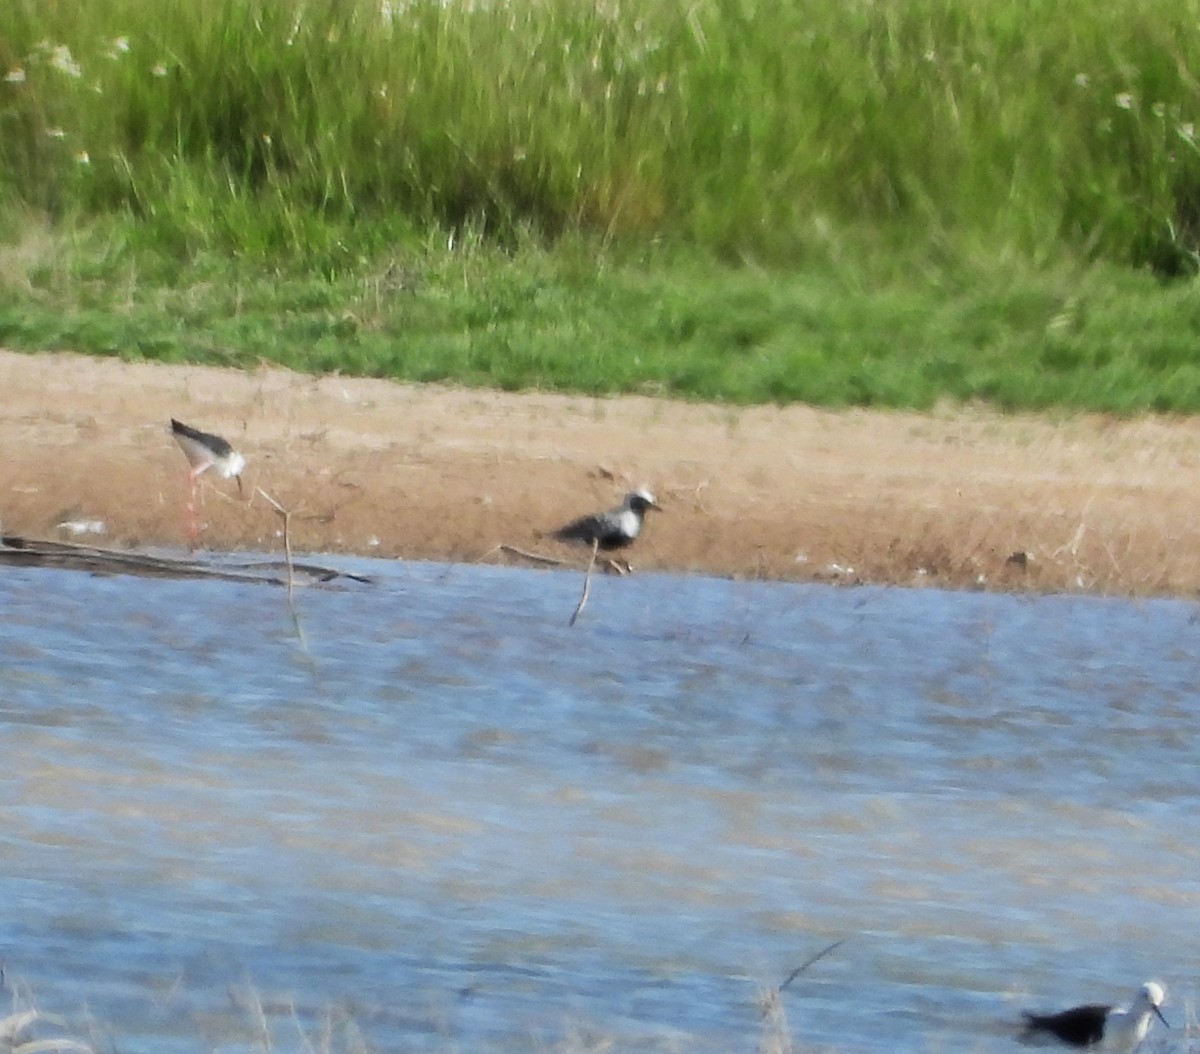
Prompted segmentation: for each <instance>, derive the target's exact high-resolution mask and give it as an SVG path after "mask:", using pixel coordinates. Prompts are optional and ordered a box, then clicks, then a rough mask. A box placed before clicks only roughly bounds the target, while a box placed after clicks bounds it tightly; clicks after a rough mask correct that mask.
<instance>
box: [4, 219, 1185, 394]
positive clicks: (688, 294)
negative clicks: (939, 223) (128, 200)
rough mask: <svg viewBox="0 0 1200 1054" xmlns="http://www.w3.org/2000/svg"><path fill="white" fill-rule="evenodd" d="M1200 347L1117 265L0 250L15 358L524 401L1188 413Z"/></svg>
mask: <svg viewBox="0 0 1200 1054" xmlns="http://www.w3.org/2000/svg"><path fill="white" fill-rule="evenodd" d="M895 261H896V257H895V256H894V255H892V256H889V257H888V262H889V264H894V263H895ZM1198 338H1200V301H1198V300H1197V298H1196V295H1195V289H1194V286H1193V284H1192V283H1183V282H1180V283H1175V284H1172V285H1166V286H1164V285H1163V284H1162V283H1161V282H1160V281H1158V280H1156V279H1155V278H1154V277H1152V276H1150V275H1148V274H1145V273H1137V272H1131V271H1129V270H1128V269H1125V268H1120V267H1116V266H1113V265H1098V264H1094V265H1090V266H1089V267H1087V268H1084V269H1080V268H1074V267H1066V266H1063V267H1059V268H1047V267H1040V268H1036V269H1035V268H1032V267H1029V266H1026V265H1022V264H1020V263H1019V262H1018V261H1013V260H1001V261H997V260H994V259H992V258H990V257H977V258H975V259H974V260H973V261H971V262H963V261H959V262H957V263H956V264H955V266H954V267H953V268H952V269H950V270H947V271H945V272H935V271H931V270H930V268H929V266H928V265H926V266H925V267H923V268H920V267H917V266H915V265H914V266H912V267H909V268H901V269H899V271H897V272H892V271H890V270H889V271H887V272H886V273H877V272H875V271H873V270H872V269H871V266H870V265H869V264H864V263H862V262H861V261H859V262H858V263H856V264H855V266H853V267H850V268H847V269H845V270H838V269H837V268H836V267H834V266H833V265H829V266H826V267H822V268H817V269H813V270H811V271H795V270H775V269H771V270H763V269H758V268H752V267H746V266H732V265H724V264H720V263H715V262H713V261H711V260H709V259H706V258H703V257H698V256H697V255H695V254H694V253H691V252H682V253H681V252H677V251H670V250H659V251H656V252H643V253H641V254H638V255H636V256H634V255H632V254H619V253H617V252H615V251H614V250H612V249H611V248H610V249H602V248H598V247H596V246H595V245H594V244H592V243H590V242H578V241H576V242H571V243H569V244H568V243H567V242H563V241H560V242H558V243H556V244H555V246H554V247H553V248H551V249H540V248H538V247H537V246H536V245H533V244H530V245H524V246H522V247H521V248H520V249H519V251H516V252H509V251H505V250H501V249H498V248H496V247H495V246H493V245H490V244H489V243H487V242H485V241H477V242H475V243H473V244H463V243H458V244H456V245H455V246H454V247H453V248H449V247H447V245H446V244H445V242H444V241H442V242H438V243H430V244H425V245H424V246H422V247H420V248H419V249H413V250H406V251H404V252H400V253H397V254H396V255H395V256H391V257H386V258H379V259H375V260H372V261H371V262H370V263H369V264H361V265H358V266H356V267H355V268H354V269H352V270H349V271H347V272H346V273H344V274H340V275H338V276H335V277H327V276H325V275H320V274H316V275H314V274H313V273H312V272H311V271H310V270H309V269H308V268H306V267H303V266H299V265H297V266H295V267H292V268H285V267H281V266H277V267H273V268H270V269H265V268H264V267H263V266H262V264H261V262H260V261H257V260H241V261H239V260H234V259H231V258H230V257H229V256H227V255H225V254H201V255H199V256H197V257H195V258H194V259H192V260H191V261H189V263H188V264H187V265H186V266H175V265H173V264H171V263H170V261H168V260H164V259H163V258H162V257H156V256H152V255H151V254H148V253H147V252H145V251H144V250H137V251H132V250H128V249H125V248H123V247H122V246H121V245H120V244H114V243H113V241H112V240H106V239H104V238H101V237H100V236H99V234H97V233H96V232H94V231H93V232H91V233H90V234H88V235H87V236H86V237H81V238H80V239H79V240H78V241H77V242H75V243H65V242H64V241H63V240H62V239H61V238H59V237H56V236H53V235H50V234H45V235H43V236H42V237H41V238H32V237H31V238H30V239H29V240H28V241H27V242H26V243H23V244H22V245H20V246H17V247H15V248H11V249H9V250H8V251H7V254H6V252H5V251H4V250H0V345H5V346H9V347H17V348H28V349H36V348H72V349H76V350H80V351H85V352H92V353H96V354H103V355H119V356H122V357H125V358H129V359H144V360H157V361H165V362H182V361H191V362H209V363H215V364H222V365H236V366H246V367H252V366H255V365H258V364H259V362H260V361H264V360H265V361H270V362H276V363H280V364H283V365H286V366H289V367H291V368H293V369H297V370H301V371H306V372H314V373H320V372H326V371H332V370H341V371H343V372H346V373H351V374H361V375H366V376H378V377H393V378H398V379H403V380H411V381H447V382H455V383H464V384H469V385H479V386H488V387H496V388H504V389H524V388H540V389H548V390H559V391H575V392H588V393H594V394H607V393H619V392H643V393H648V394H656V395H669V396H676V397H682V398H691V399H705V400H715V401H727V402H733V403H759V402H792V401H803V402H809V403H814V404H820V405H827V406H847V405H859V406H863V405H868V406H891V407H909V408H917V409H928V408H930V407H932V406H934V405H935V404H936V403H937V402H938V401H939V400H945V399H951V400H956V401H970V400H986V401H988V402H991V403H993V404H995V405H998V406H1000V407H1003V408H1007V409H1038V410H1042V409H1049V408H1055V407H1061V408H1065V409H1076V410H1082V409H1093V410H1104V411H1109V412H1114V413H1119V414H1130V413H1136V412H1141V411H1146V410H1158V411H1170V412H1191V411H1194V410H1195V409H1197V407H1200V360H1198V359H1197V355H1196V348H1197V346H1198V343H1197V341H1198Z"/></svg>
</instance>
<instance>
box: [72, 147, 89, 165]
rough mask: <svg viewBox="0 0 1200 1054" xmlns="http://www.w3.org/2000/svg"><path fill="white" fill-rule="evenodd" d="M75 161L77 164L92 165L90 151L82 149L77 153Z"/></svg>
mask: <svg viewBox="0 0 1200 1054" xmlns="http://www.w3.org/2000/svg"><path fill="white" fill-rule="evenodd" d="M75 163H76V164H77V165H90V164H91V163H92V159H91V158H90V157H88V152H87V151H86V150H80V151H79V153H77V154H76V155H75Z"/></svg>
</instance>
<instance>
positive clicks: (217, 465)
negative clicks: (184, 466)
mask: <svg viewBox="0 0 1200 1054" xmlns="http://www.w3.org/2000/svg"><path fill="white" fill-rule="evenodd" d="M171 434H172V435H173V436H174V437H175V441H176V442H177V443H178V444H179V446H180V449H182V450H183V453H184V456H185V457H186V458H187V459H188V466H189V468H188V483H189V485H190V487H191V490H190V494H189V497H188V507H187V511H188V525H189V529H188V534H189V537H190V539H191V540H192V541H193V542H194V541H195V540H196V536H197V534H198V533H199V527H198V525H197V523H196V480H197V479H199V477H200V476H202V475H203V474H204V473H205V472H207V471H208V470H209V469H210V468H211V469H213V470H214V471H215V472H216V473H217V474H218V475H219V476H221V477H222V479H230V478H233V479H236V480H237V485H238V491H239V492H240V491H241V489H242V470H243V469H244V468H245V467H246V459H245V458H244V457H242V455H241V454H239V453H238V452H237V451H236V450H234V449H233V447H231V446H230V445H229V442H228V441H227V440H225V439H222V438H221V437H220V436H218V435H213V434H212V433H211V432H201V431H200V429H198V428H192V427H191V426H190V425H185V424H184V423H183V422H182V421H176V420H175V418H173V417H172V418H171Z"/></svg>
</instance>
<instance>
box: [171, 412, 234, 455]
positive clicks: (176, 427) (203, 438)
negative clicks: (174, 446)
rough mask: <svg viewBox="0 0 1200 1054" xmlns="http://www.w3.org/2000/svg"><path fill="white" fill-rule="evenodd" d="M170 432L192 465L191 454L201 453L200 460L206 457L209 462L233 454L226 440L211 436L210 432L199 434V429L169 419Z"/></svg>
mask: <svg viewBox="0 0 1200 1054" xmlns="http://www.w3.org/2000/svg"><path fill="white" fill-rule="evenodd" d="M171 432H172V434H173V435H174V436H175V438H176V439H177V440H178V441H179V445H180V446H181V447H183V452H184V453H185V454H187V457H188V460H189V461H192V463H193V464H195V461H193V459H192V454H193V453H197V454H201V452H203V454H201V457H202V459H203V458H204V457H205V456H207V460H209V461H211V460H213V459H214V458H223V457H229V455H230V454H232V453H233V447H231V446H230V445H229V442H228V441H227V440H225V439H222V438H221V437H220V436H217V435H213V434H212V433H211V432H201V431H200V429H199V428H192V427H191V426H190V425H185V424H184V423H183V422H182V421H176V420H175V418H173V417H172V418H171Z"/></svg>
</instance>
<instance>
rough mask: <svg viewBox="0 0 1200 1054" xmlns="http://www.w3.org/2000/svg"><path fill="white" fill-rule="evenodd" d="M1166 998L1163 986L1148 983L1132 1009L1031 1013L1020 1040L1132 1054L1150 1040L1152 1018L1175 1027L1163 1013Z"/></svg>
mask: <svg viewBox="0 0 1200 1054" xmlns="http://www.w3.org/2000/svg"><path fill="white" fill-rule="evenodd" d="M1165 995H1166V993H1165V992H1164V991H1163V988H1162V985H1160V984H1157V983H1155V982H1154V981H1147V982H1146V983H1145V984H1144V985H1142V987H1141V988H1140V989H1139V990H1138V994H1137V998H1136V999H1134V1001H1133V1003H1132V1004H1130V1005H1129V1006H1128V1007H1122V1008H1116V1007H1112V1006H1108V1005H1106V1004H1103V1003H1089V1004H1087V1005H1086V1006H1076V1007H1072V1008H1071V1009H1070V1010H1060V1011H1058V1013H1055V1014H1034V1013H1031V1012H1029V1011H1028V1010H1027V1011H1025V1030H1024V1031H1023V1032H1022V1033H1021V1036H1020V1038H1021V1039H1022V1040H1023V1041H1024V1042H1026V1043H1034V1044H1038V1045H1043V1044H1047V1043H1060V1044H1064V1045H1066V1046H1069V1047H1090V1048H1093V1049H1096V1050H1101V1051H1113V1052H1117V1054H1130V1052H1132V1051H1133V1050H1135V1049H1136V1048H1137V1046H1138V1044H1139V1043H1141V1042H1142V1040H1143V1039H1145V1038H1146V1033H1147V1032H1149V1031H1150V1025H1151V1024H1152V1023H1153V1022H1152V1020H1151V1019H1152V1017H1157V1018H1158V1019H1159V1021H1161V1022H1162V1023H1163V1025H1165V1026H1166V1027H1167V1028H1170V1027H1171V1026H1170V1025H1168V1024H1167V1019H1166V1018H1165V1017H1163V1015H1162V1011H1161V1010H1159V1007H1160V1006H1161V1005H1162V1001H1163V999H1164V998H1165Z"/></svg>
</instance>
